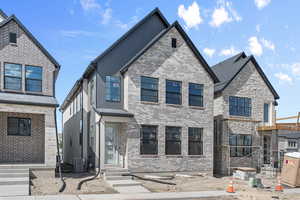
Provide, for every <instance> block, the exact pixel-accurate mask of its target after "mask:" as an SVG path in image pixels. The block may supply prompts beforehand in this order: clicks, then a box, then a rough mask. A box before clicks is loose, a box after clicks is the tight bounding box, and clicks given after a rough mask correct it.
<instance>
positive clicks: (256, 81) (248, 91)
mask: <svg viewBox="0 0 300 200" xmlns="http://www.w3.org/2000/svg"><path fill="white" fill-rule="evenodd" d="M229 96H239V97H249V98H251V99H252V116H251V117H250V118H247V117H235V116H230V115H229ZM274 101H275V99H274V96H273V94H272V93H271V91H270V90H269V88H268V87H267V85H266V84H265V82H264V81H263V79H262V78H261V76H260V75H259V73H258V72H257V70H256V69H255V67H254V65H253V63H252V62H249V63H248V64H247V66H246V67H245V68H244V69H243V70H242V71H241V72H240V74H239V75H238V76H237V77H235V79H234V80H233V81H232V82H231V84H230V85H229V86H228V87H227V88H226V89H225V90H224V91H223V92H222V98H221V97H218V98H217V99H215V101H214V107H215V108H223V112H222V113H220V112H215V114H219V115H221V116H222V117H223V119H220V118H219V117H217V116H216V115H215V118H216V119H218V120H219V123H222V127H223V128H222V130H220V131H219V132H218V136H219V137H221V138H222V141H223V142H222V145H223V147H221V146H219V147H218V148H219V149H222V150H221V151H220V155H219V156H218V158H220V159H221V160H219V161H216V162H215V163H218V165H216V166H215V167H217V168H218V173H220V174H227V173H228V167H229V166H228V159H229V151H228V145H229V134H230V133H233V134H250V135H252V136H253V139H252V145H253V146H255V148H254V149H253V152H254V153H253V156H252V157H248V158H247V157H243V158H233V157H232V158H230V167H254V168H256V167H259V166H260V164H262V163H263V154H262V153H263V149H262V148H263V146H262V140H261V134H260V133H258V131H257V127H258V126H259V125H260V124H261V122H262V121H263V110H264V103H273V102H274ZM272 108H274V107H272ZM272 115H273V116H274V117H273V119H274V118H275V109H273V110H272ZM228 118H229V119H228ZM230 118H235V119H239V121H236V120H230ZM242 120H246V121H242ZM224 145H225V146H227V147H225V146H224Z"/></svg>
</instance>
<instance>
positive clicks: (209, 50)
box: [203, 48, 216, 57]
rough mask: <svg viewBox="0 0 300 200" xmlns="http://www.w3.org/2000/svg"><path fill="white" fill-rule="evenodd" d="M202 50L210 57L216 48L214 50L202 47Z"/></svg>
mask: <svg viewBox="0 0 300 200" xmlns="http://www.w3.org/2000/svg"><path fill="white" fill-rule="evenodd" d="M203 52H204V53H205V54H206V55H207V56H209V57H212V56H213V55H214V54H215V52H216V50H215V49H210V48H204V49H203Z"/></svg>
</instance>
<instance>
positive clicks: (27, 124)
mask: <svg viewBox="0 0 300 200" xmlns="http://www.w3.org/2000/svg"><path fill="white" fill-rule="evenodd" d="M7 130H8V135H16V136H30V135H31V120H30V119H24V118H16V117H9V118H7Z"/></svg>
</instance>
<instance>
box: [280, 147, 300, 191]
mask: <svg viewBox="0 0 300 200" xmlns="http://www.w3.org/2000/svg"><path fill="white" fill-rule="evenodd" d="M281 182H282V183H283V184H285V185H288V186H290V187H299V186H300V152H292V153H286V154H285V155H284V159H283V167H282V172H281Z"/></svg>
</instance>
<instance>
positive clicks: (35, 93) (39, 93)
mask: <svg viewBox="0 0 300 200" xmlns="http://www.w3.org/2000/svg"><path fill="white" fill-rule="evenodd" d="M24 94H33V95H42V94H43V92H30V91H25V92H24Z"/></svg>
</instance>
